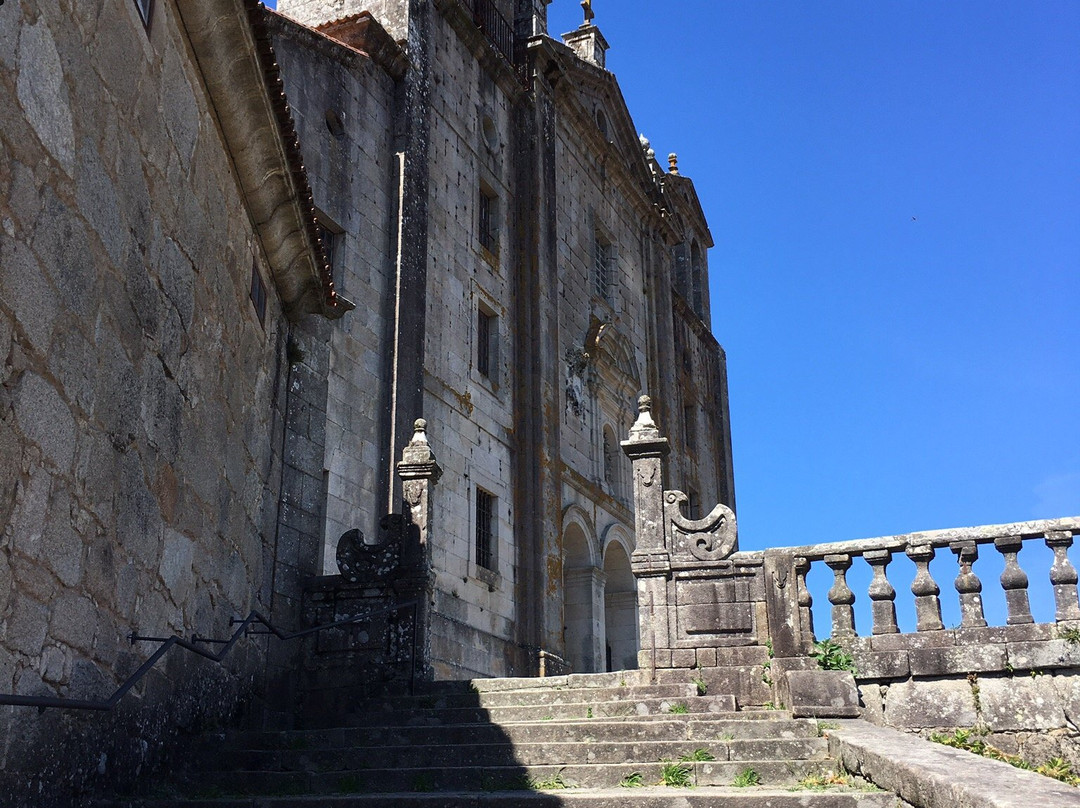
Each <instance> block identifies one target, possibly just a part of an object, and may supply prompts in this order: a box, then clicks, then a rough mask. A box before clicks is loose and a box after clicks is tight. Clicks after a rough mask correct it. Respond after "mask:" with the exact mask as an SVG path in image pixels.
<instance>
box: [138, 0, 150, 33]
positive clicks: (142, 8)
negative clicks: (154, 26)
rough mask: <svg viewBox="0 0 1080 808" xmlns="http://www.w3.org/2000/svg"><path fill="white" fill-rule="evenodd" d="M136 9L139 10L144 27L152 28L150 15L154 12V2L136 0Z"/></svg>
mask: <svg viewBox="0 0 1080 808" xmlns="http://www.w3.org/2000/svg"><path fill="white" fill-rule="evenodd" d="M135 8H137V9H138V10H139V16H140V17H142V23H143V26H145V27H146V28H149V27H150V15H151V14H153V12H154V0H135Z"/></svg>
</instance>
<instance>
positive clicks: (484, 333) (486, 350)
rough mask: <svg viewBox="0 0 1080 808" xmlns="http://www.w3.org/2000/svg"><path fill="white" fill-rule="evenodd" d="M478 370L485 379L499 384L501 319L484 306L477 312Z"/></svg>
mask: <svg viewBox="0 0 1080 808" xmlns="http://www.w3.org/2000/svg"><path fill="white" fill-rule="evenodd" d="M476 369H477V371H478V372H479V373H480V375H481V376H483V377H484V378H485V379H488V380H489V381H491V382H492V383H495V384H497V383H498V380H499V379H498V375H499V373H498V371H499V318H498V316H496V315H495V313H494V312H492V311H491V310H489V309H488V308H486V307H485V306H483V305H481V306H480V307H479V308H478V309H477V311H476Z"/></svg>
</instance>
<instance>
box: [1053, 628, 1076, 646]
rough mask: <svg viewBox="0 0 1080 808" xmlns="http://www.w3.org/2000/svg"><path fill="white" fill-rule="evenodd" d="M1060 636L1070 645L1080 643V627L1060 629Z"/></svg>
mask: <svg viewBox="0 0 1080 808" xmlns="http://www.w3.org/2000/svg"><path fill="white" fill-rule="evenodd" d="M1058 638H1060V639H1062V640H1065V642H1066V643H1068V644H1069V645H1080V628H1077V627H1075V626H1070V627H1069V628H1063V629H1060V630H1059V631H1058Z"/></svg>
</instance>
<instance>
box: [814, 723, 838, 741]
mask: <svg viewBox="0 0 1080 808" xmlns="http://www.w3.org/2000/svg"><path fill="white" fill-rule="evenodd" d="M830 729H840V725H839V724H833V723H832V722H830V721H818V722H817V735H818V737H819V738H822V737H824V736H825V733H826V732H828V731H829V730H830Z"/></svg>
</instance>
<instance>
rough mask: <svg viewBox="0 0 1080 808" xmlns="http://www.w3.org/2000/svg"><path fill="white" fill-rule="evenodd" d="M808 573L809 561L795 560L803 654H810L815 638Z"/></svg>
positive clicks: (800, 557)
mask: <svg viewBox="0 0 1080 808" xmlns="http://www.w3.org/2000/svg"><path fill="white" fill-rule="evenodd" d="M808 572H810V559H808V558H803V557H802V556H797V557H796V558H795V582H796V584H797V585H798V590H797V592H798V601H799V626H800V629H801V631H800V643H801V645H800V648H801V649H802V651H803V653H810V649H811V648H813V645H814V643H815V642H816V641H817V638H816V637H815V636H814V611H813V608H814V596H813V595H811V594H810V588H809V587H808V586H807V585H806V574H807V573H808Z"/></svg>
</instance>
